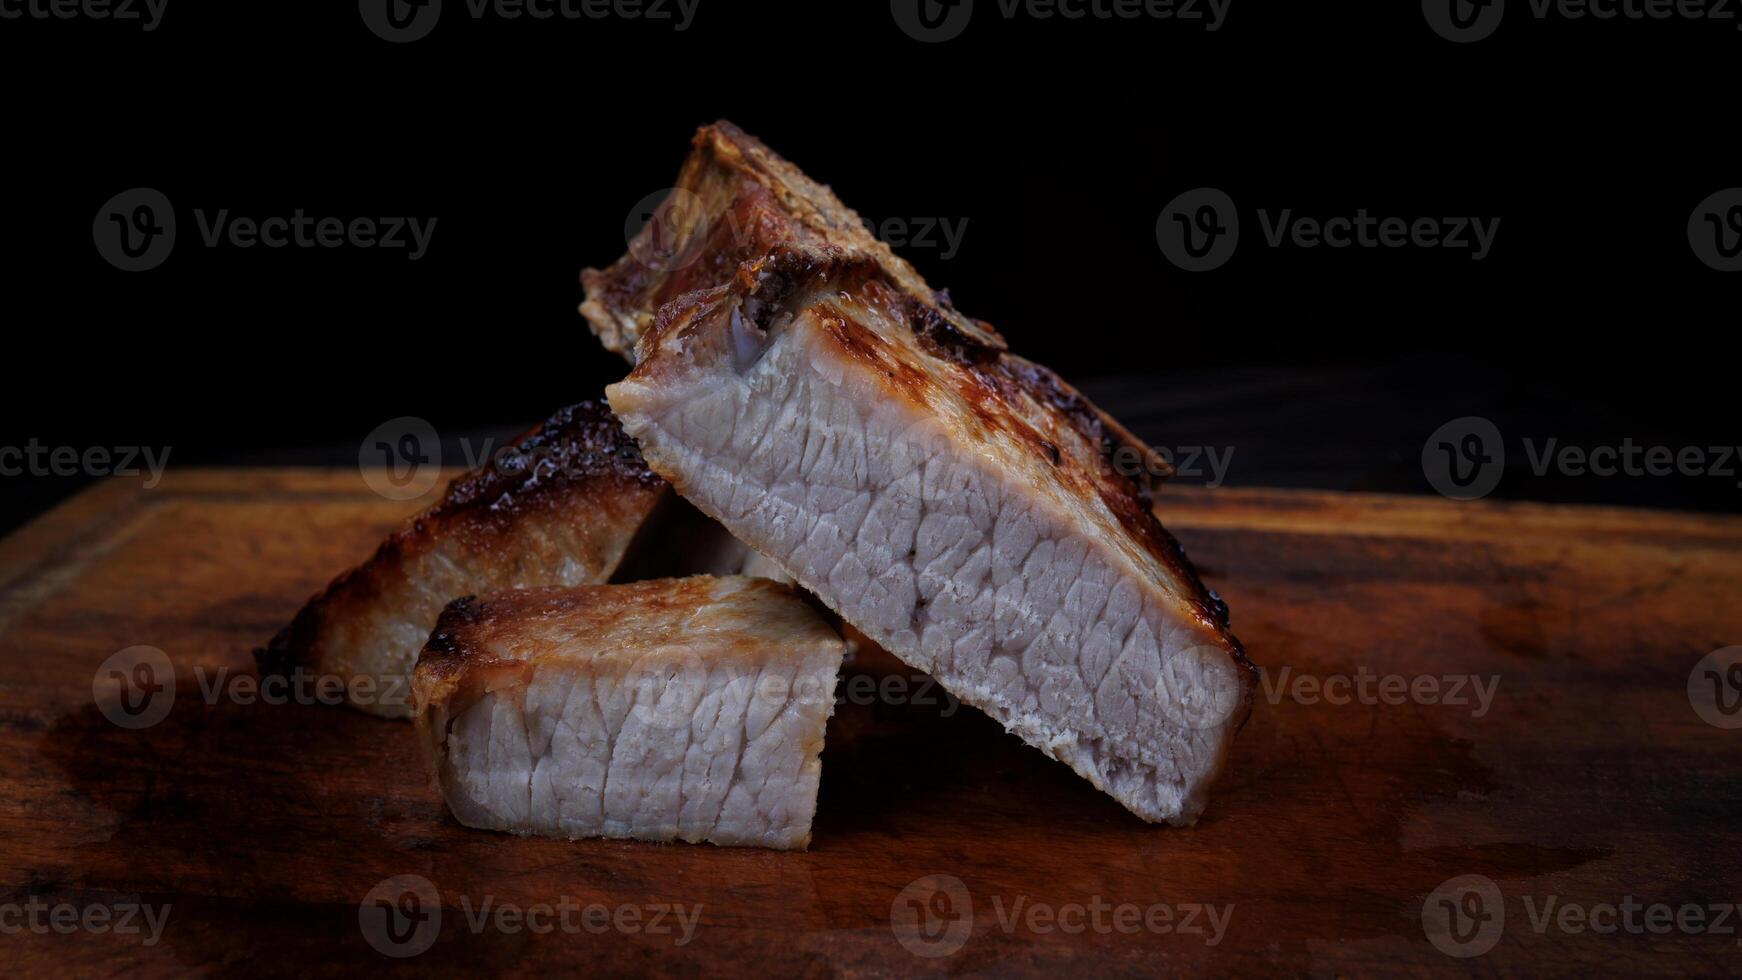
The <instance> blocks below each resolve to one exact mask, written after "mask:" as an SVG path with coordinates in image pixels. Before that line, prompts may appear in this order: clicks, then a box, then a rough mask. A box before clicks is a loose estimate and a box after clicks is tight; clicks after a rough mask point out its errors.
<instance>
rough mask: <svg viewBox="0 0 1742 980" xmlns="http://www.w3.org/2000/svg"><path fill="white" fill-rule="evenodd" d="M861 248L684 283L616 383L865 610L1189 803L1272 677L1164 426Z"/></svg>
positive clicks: (727, 513)
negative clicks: (1208, 567) (1263, 678)
mask: <svg viewBox="0 0 1742 980" xmlns="http://www.w3.org/2000/svg"><path fill="white" fill-rule="evenodd" d="M962 319H963V318H962V317H961V316H960V314H957V313H955V312H954V311H953V310H951V309H949V308H947V307H946V306H945V305H943V304H942V303H941V302H940V301H939V300H937V299H934V298H932V297H930V296H928V295H921V294H920V292H919V291H916V290H915V289H914V288H913V287H912V284H911V283H908V282H904V281H902V280H901V279H900V278H899V277H892V276H891V275H890V272H889V270H888V268H887V267H886V264H885V263H884V262H882V261H881V260H880V259H879V258H878V257H876V256H873V255H867V254H865V253H864V251H863V250H860V249H855V248H841V247H834V246H825V247H821V248H811V247H805V246H779V247H776V248H774V249H773V250H772V251H770V252H769V253H768V254H766V255H764V256H763V257H761V258H757V259H752V260H749V261H745V262H743V263H741V264H740V265H739V266H738V267H737V268H736V269H735V270H734V271H733V273H732V274H731V276H730V279H729V281H728V282H726V283H725V284H723V285H721V286H719V287H718V288H715V289H711V290H704V291H700V292H695V293H691V294H689V295H687V296H684V297H682V298H680V299H678V300H675V301H673V302H670V303H668V304H667V305H666V306H664V307H663V308H662V309H661V311H660V313H659V316H658V317H657V319H656V320H655V321H654V322H653V323H652V324H651V325H644V329H642V330H641V332H640V335H639V340H638V350H637V365H636V367H635V369H634V371H633V372H632V373H631V374H630V375H629V376H628V378H627V379H625V380H624V381H623V382H621V383H619V384H616V385H613V386H611V387H610V388H608V389H607V392H606V393H607V397H608V399H609V401H610V403H611V406H612V408H613V409H614V410H615V411H616V412H617V414H618V416H619V417H620V418H621V419H622V421H623V425H624V427H625V428H626V429H627V430H628V431H629V433H630V434H631V435H632V436H634V437H635V438H636V439H637V440H638V441H639V443H640V445H641V449H642V453H643V455H644V457H645V458H646V459H647V461H648V463H649V465H650V466H652V468H653V469H654V470H655V471H656V472H658V473H660V474H661V475H662V476H664V477H665V478H666V479H668V480H670V481H671V482H672V483H673V485H674V486H676V488H677V490H678V492H679V493H681V494H683V495H684V496H685V497H686V498H687V499H689V500H690V501H691V502H692V503H694V504H695V505H696V506H697V507H698V508H699V509H700V510H702V511H703V512H704V513H706V514H708V515H710V516H712V517H714V518H715V519H717V520H718V521H720V522H721V523H722V524H724V525H725V526H726V527H727V528H728V529H729V530H730V531H731V532H732V533H733V534H734V535H735V536H737V537H738V538H739V539H741V540H743V541H744V542H745V543H747V544H748V545H750V546H751V547H752V548H754V549H756V550H757V551H758V552H760V553H761V554H763V555H766V556H767V557H768V558H769V559H771V560H773V561H774V562H775V563H777V564H778V565H780V566H781V567H782V568H783V569H784V570H785V571H786V572H787V573H788V574H790V575H791V576H792V577H793V578H794V579H795V580H796V581H797V582H798V583H799V584H801V585H802V586H804V587H805V588H806V589H809V590H811V591H812V592H814V593H815V594H816V595H817V596H818V597H820V598H821V599H822V600H823V601H824V602H825V603H827V604H828V605H829V606H830V607H832V608H833V609H835V610H836V611H837V612H838V613H839V614H840V615H841V616H842V617H843V618H844V619H845V620H846V621H847V622H849V623H851V624H852V625H853V626H855V627H857V628H858V629H859V630H861V631H863V632H864V633H865V634H867V635H868V636H870V637H871V638H872V639H873V640H875V641H876V642H877V643H879V644H880V645H882V646H883V647H885V648H886V649H888V650H889V651H890V652H891V653H893V654H895V655H896V656H898V657H900V658H901V659H903V660H905V661H906V662H907V663H908V664H910V665H912V666H914V667H917V668H919V669H921V670H924V671H926V672H928V673H930V674H932V675H933V676H934V677H936V678H937V679H938V680H939V681H940V682H941V683H942V684H943V685H944V686H945V687H946V688H948V689H949V690H950V691H951V692H953V693H954V694H955V695H956V696H958V697H959V698H961V699H962V700H963V701H966V702H968V703H969V704H972V705H975V706H977V707H979V708H981V709H982V710H984V711H985V712H987V713H988V714H989V715H991V716H992V717H993V718H995V719H997V720H998V721H999V722H1001V723H1002V724H1004V725H1005V727H1007V728H1008V729H1009V730H1011V731H1012V732H1015V733H1016V734H1017V735H1019V736H1021V737H1022V738H1023V739H1025V740H1026V741H1027V742H1028V743H1029V744H1031V745H1033V746H1035V747H1037V748H1039V749H1040V750H1041V751H1043V752H1045V753H1047V754H1048V755H1051V756H1052V757H1054V758H1056V759H1059V760H1061V761H1063V762H1065V763H1067V764H1068V765H1070V766H1071V767H1072V768H1073V769H1075V770H1076V771H1077V772H1078V773H1080V774H1082V775H1083V776H1084V777H1085V778H1087V779H1088V780H1089V781H1090V782H1092V783H1093V784H1094V785H1095V786H1097V787H1099V788H1101V789H1102V790H1104V791H1106V792H1107V793H1109V794H1111V795H1112V796H1113V797H1114V798H1116V799H1117V800H1119V801H1120V802H1121V803H1123V804H1124V805H1125V806H1126V807H1128V808H1129V809H1130V810H1131V811H1132V812H1134V813H1136V814H1137V815H1138V816H1140V817H1142V818H1144V819H1145V820H1150V821H1166V822H1170V823H1176V824H1183V823H1190V822H1192V821H1193V820H1194V819H1195V818H1196V817H1197V816H1198V814H1199V813H1200V811H1201V810H1202V809H1203V806H1204V802H1205V794H1206V792H1207V789H1208V787H1209V786H1210V784H1211V782H1212V781H1213V780H1214V778H1215V777H1216V775H1217V773H1218V772H1219V771H1220V770H1221V768H1222V766H1223V763H1224V761H1225V760H1226V758H1227V754H1228V750H1229V745H1230V742H1231V740H1232V738H1233V736H1234V733H1235V731H1236V730H1237V729H1238V728H1239V726H1240V724H1241V723H1242V722H1243V721H1244V719H1245V717H1246V715H1247V712H1248V710H1249V705H1250V694H1251V689H1252V687H1253V685H1254V682H1255V679H1256V675H1255V671H1254V670H1253V668H1252V666H1251V664H1250V663H1249V662H1248V661H1247V660H1246V658H1245V656H1244V653H1243V652H1242V651H1241V648H1240V646H1239V644H1238V643H1237V642H1236V641H1235V640H1234V638H1233V637H1232V636H1231V635H1230V634H1229V633H1228V631H1227V611H1226V607H1225V606H1223V605H1222V603H1221V602H1220V600H1219V599H1217V598H1216V597H1215V596H1214V595H1213V594H1211V593H1209V592H1208V591H1207V590H1206V589H1205V588H1204V586H1203V585H1202V584H1201V583H1200V581H1199V580H1198V578H1197V576H1196V574H1195V573H1194V572H1193V570H1192V567H1191V565H1190V564H1189V563H1188V562H1187V560H1186V559H1185V556H1184V555H1183V554H1182V553H1181V551H1180V549H1179V547H1178V546H1177V544H1176V543H1175V542H1174V540H1173V538H1172V537H1170V536H1169V535H1168V534H1167V532H1166V531H1164V530H1163V529H1162V527H1161V525H1160V524H1159V523H1158V522H1157V521H1156V519H1155V517H1154V515H1153V514H1152V513H1151V501H1150V498H1149V492H1148V478H1149V477H1151V476H1153V475H1155V474H1154V472H1153V471H1151V470H1150V468H1149V467H1148V466H1147V465H1146V464H1145V462H1144V461H1145V460H1146V459H1147V458H1148V456H1147V454H1146V452H1145V451H1144V450H1143V448H1142V447H1141V446H1139V445H1137V444H1135V442H1134V440H1132V439H1131V438H1130V437H1129V435H1128V434H1126V433H1125V431H1124V430H1123V429H1120V428H1119V427H1117V426H1116V425H1115V424H1114V423H1112V422H1111V420H1110V419H1108V418H1107V417H1106V416H1105V415H1103V414H1102V413H1100V412H1099V411H1097V410H1096V409H1095V408H1094V407H1093V406H1092V405H1090V404H1089V403H1088V402H1087V401H1086V400H1084V399H1083V397H1082V396H1081V395H1079V394H1078V393H1077V392H1076V391H1075V390H1073V389H1071V388H1070V387H1069V386H1068V385H1066V384H1064V383H1063V382H1062V381H1060V380H1059V378H1058V377H1057V376H1056V375H1054V374H1052V372H1050V371H1047V370H1046V369H1044V368H1041V367H1039V366H1038V365H1035V364H1032V363H1029V362H1027V361H1024V360H1022V359H1021V358H1018V357H1015V356H1013V355H1011V354H1009V353H1008V352H1007V351H1005V350H1004V349H1003V348H1002V345H1001V343H993V342H990V341H989V340H987V338H988V337H995V334H991V333H990V331H989V330H981V331H976V332H969V331H967V330H965V329H962V328H961V326H960V324H961V323H962Z"/></svg>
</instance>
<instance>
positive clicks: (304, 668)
mask: <svg viewBox="0 0 1742 980" xmlns="http://www.w3.org/2000/svg"><path fill="white" fill-rule="evenodd" d="M674 509H682V510H687V509H688V508H687V505H682V504H681V502H677V501H675V500H673V499H672V494H671V491H670V488H669V487H668V486H667V485H666V483H665V481H664V480H661V479H660V478H659V477H657V476H655V475H654V474H653V473H652V472H651V471H649V470H648V469H647V466H646V464H645V463H643V462H642V459H641V455H640V452H639V451H638V450H637V449H636V447H635V444H634V443H633V442H632V441H630V439H629V438H628V437H627V436H626V435H624V433H623V431H622V428H621V427H620V426H619V425H618V424H617V420H616V419H615V418H614V417H612V415H611V412H610V410H609V409H607V408H606V407H605V406H604V405H603V404H599V403H596V402H588V403H582V404H579V405H575V406H572V407H570V408H566V409H564V410H562V411H561V412H558V413H557V414H556V415H555V416H553V417H552V418H551V419H550V420H549V421H547V422H545V423H544V425H543V426H541V427H540V428H538V429H535V430H534V431H532V432H530V433H527V434H526V435H524V436H522V437H521V438H520V439H519V440H517V441H516V442H515V444H514V447H513V449H512V450H511V451H510V452H507V453H504V454H502V455H500V456H499V457H497V458H495V459H493V460H491V461H490V462H489V463H487V464H486V465H485V466H483V467H482V468H481V469H479V470H478V471H476V472H474V473H471V474H468V475H466V476H463V477H460V478H459V479H456V480H455V481H454V482H453V483H452V484H451V485H450V486H449V487H448V490H447V493H446V494H445V495H444V496H443V498H442V500H441V502H439V503H437V504H436V505H435V506H433V507H431V508H430V509H429V510H427V511H425V512H423V513H421V514H419V515H417V516H416V517H414V518H412V519H411V520H410V521H408V522H406V524H405V526H404V527H402V528H401V529H400V530H399V531H397V532H395V533H394V534H393V535H392V536H391V537H389V538H388V539H387V540H386V541H384V542H383V543H382V544H381V546H380V547H379V548H378V549H377V550H376V552H375V555H374V556H373V557H372V558H370V559H369V560H368V561H366V562H364V563H363V564H361V565H359V566H357V567H356V568H353V569H351V570H350V571H348V572H345V573H344V574H343V575H340V576H339V577H338V578H337V579H335V580H334V581H333V583H332V584H331V585H329V586H328V587H327V588H326V589H325V590H324V591H323V592H321V593H320V594H319V595H317V596H315V597H314V598H313V599H311V600H309V602H308V604H307V605H306V606H304V607H303V609H302V611H301V612H299V613H298V614H297V616H296V618H295V619H294V620H293V621H292V623H291V624H290V625H289V626H288V627H286V628H285V629H284V630H283V631H282V632H280V633H279V634H278V635H277V636H276V637H274V638H273V640H272V642H271V643H270V644H268V645H267V647H266V648H265V649H263V650H260V651H257V652H256V654H255V657H256V659H257V660H258V661H259V664H260V669H261V673H262V674H272V675H279V676H286V677H291V676H294V675H295V674H297V673H301V674H303V675H304V676H305V677H308V678H311V679H319V680H322V681H323V682H324V680H325V679H326V678H337V679H338V680H339V681H341V682H342V683H343V686H344V691H345V696H346V702H347V703H348V704H350V705H352V706H353V707H356V708H359V709H361V710H363V711H366V712H369V713H370V714H374V715H379V716H382V717H386V718H400V719H406V718H410V717H411V703H410V679H411V670H412V666H413V664H414V663H415V662H416V660H417V655H418V651H419V650H421V649H423V645H424V642H425V641H426V640H428V639H429V634H430V630H431V628H433V627H434V626H435V622H436V617H437V616H438V615H440V613H441V611H442V608H443V607H444V606H446V605H447V604H448V603H449V602H451V601H453V600H454V599H456V598H459V597H460V596H464V595H471V594H477V593H483V592H495V591H499V590H502V589H508V588H518V587H527V586H548V585H580V584H586V583H596V582H604V581H606V580H608V579H609V578H611V576H612V575H613V573H615V572H616V570H617V568H618V565H619V564H620V563H621V562H623V561H624V559H625V556H626V555H627V554H629V553H630V551H631V545H632V543H633V542H636V541H639V540H645V539H647V538H648V537H650V532H649V531H648V530H647V529H646V528H645V527H644V525H649V524H650V523H654V522H655V518H656V517H657V516H658V515H661V514H665V513H668V512H671V511H673V510H674ZM696 521H697V522H699V523H701V524H703V525H705V524H707V523H708V522H706V521H705V519H702V518H700V517H699V515H698V516H697V518H696ZM698 534H699V535H700V536H703V537H705V535H703V534H701V532H698ZM717 537H718V538H719V539H720V541H722V542H724V543H725V544H724V545H723V546H724V547H727V548H730V547H732V546H736V547H737V548H738V549H739V551H740V555H741V553H742V546H741V545H736V543H735V542H731V539H730V537H729V536H727V535H725V534H724V532H720V533H719V534H718V535H717ZM710 540H711V539H710ZM640 550H646V549H640ZM737 560H738V561H739V562H740V563H741V562H742V558H741V557H739V558H738V559H737ZM731 561H732V558H730V557H728V558H727V559H726V563H727V564H728V565H729V564H730V563H731Z"/></svg>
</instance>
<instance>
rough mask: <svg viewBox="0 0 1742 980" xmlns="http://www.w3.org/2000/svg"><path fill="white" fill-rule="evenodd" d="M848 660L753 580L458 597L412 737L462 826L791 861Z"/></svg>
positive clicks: (423, 688)
mask: <svg viewBox="0 0 1742 980" xmlns="http://www.w3.org/2000/svg"><path fill="white" fill-rule="evenodd" d="M845 652H846V644H845V643H844V642H843V641H842V640H841V638H840V636H839V635H838V634H837V633H836V632H835V630H834V629H833V628H832V627H830V626H829V625H828V623H827V622H825V621H824V620H823V618H822V617H821V616H820V615H819V613H818V611H817V610H816V609H814V608H812V607H811V606H810V605H809V604H807V603H806V602H805V601H804V600H803V599H801V598H800V597H799V596H798V594H797V593H796V592H795V591H794V590H793V589H792V588H791V587H789V586H786V585H781V584H778V583H775V582H770V581H767V580H765V579H754V578H744V577H729V578H714V577H711V576H695V577H691V578H684V579H664V580H654V581H646V582H637V583H633V584H628V585H605V586H582V587H579V588H571V589H531V590H521V591H515V592H508V593H503V594H501V595H498V596H495V597H492V598H486V599H482V600H478V599H470V598H468V599H462V600H459V601H457V602H455V603H453V604H452V605H451V606H449V607H448V608H447V610H446V611H445V612H443V613H442V615H441V618H440V620H439V622H438V623H437V626H436V629H435V632H434V633H433V634H432V635H431V637H430V640H429V645H428V646H427V647H426V648H425V650H424V652H423V655H422V656H421V657H420V658H419V660H418V664H417V670H416V675H415V679H414V681H413V690H414V694H415V700H416V704H417V727H418V733H419V740H420V742H421V743H422V746H423V750H424V754H425V757H426V759H428V760H429V765H430V768H431V771H432V773H433V774H434V776H435V781H436V783H437V784H438V785H439V786H440V788H441V792H442V796H443V797H444V799H446V800H447V804H448V808H449V810H450V811H451V812H452V813H453V815H454V817H455V818H456V819H458V820H459V821H460V822H461V823H463V824H466V825H467V826H471V827H482V828H486V829H490V830H504V831H509V832H512V833H517V834H535V835H540V836H550V837H565V838H569V839H571V840H572V839H575V838H580V837H628V838H636V839H641V840H656V841H670V840H685V841H692V842H699V841H711V842H713V843H715V844H729V845H753V846H760V847H772V848H781V849H791V848H804V847H805V846H806V845H807V844H809V842H810V833H811V818H812V816H813V815H814V814H815V813H816V801H817V780H818V777H819V774H820V772H821V769H822V763H821V761H820V760H819V758H818V756H819V755H820V753H821V752H822V748H823V732H824V729H825V727H826V726H827V723H828V719H829V716H830V714H831V713H833V711H834V691H835V678H836V674H837V672H838V671H839V669H840V666H841V660H842V657H843V655H844V654H845Z"/></svg>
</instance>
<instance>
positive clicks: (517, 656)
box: [416, 575, 844, 703]
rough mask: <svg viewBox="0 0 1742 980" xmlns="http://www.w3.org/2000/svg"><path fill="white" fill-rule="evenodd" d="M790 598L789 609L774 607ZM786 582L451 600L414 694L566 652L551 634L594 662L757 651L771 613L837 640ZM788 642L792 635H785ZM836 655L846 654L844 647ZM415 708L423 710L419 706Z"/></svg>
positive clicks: (690, 581) (687, 583)
mask: <svg viewBox="0 0 1742 980" xmlns="http://www.w3.org/2000/svg"><path fill="white" fill-rule="evenodd" d="M785 601H790V602H791V603H792V604H793V605H792V606H791V607H790V609H781V608H780V607H779V606H776V605H774V603H779V602H785ZM805 603H806V600H805V598H804V597H803V596H802V595H801V594H800V593H799V591H798V590H797V589H795V588H793V587H792V586H790V585H786V584H784V583H780V582H775V581H771V580H769V579H763V578H744V577H740V576H726V577H715V576H712V575H693V576H690V577H688V578H681V579H650V580H646V581H641V582H626V583H621V584H616V585H582V586H574V587H568V588H561V587H551V588H539V589H515V590H513V591H511V592H502V593H498V594H496V595H493V596H489V597H487V598H483V599H480V598H478V597H477V596H464V597H462V598H459V599H455V600H454V601H453V602H451V603H449V604H448V606H447V608H446V609H443V610H442V614H441V617H440V618H439V619H437V620H436V625H435V629H434V630H433V631H432V632H431V633H430V637H429V642H428V643H427V644H425V645H424V648H423V652H422V653H421V654H420V655H419V656H418V660H417V673H416V677H417V680H416V684H417V686H418V687H419V689H423V688H424V687H425V686H427V685H432V684H435V683H438V682H440V681H441V680H443V679H446V678H451V677H456V676H458V675H459V674H461V673H463V672H465V671H468V670H476V669H480V668H488V667H491V666H497V665H510V664H512V665H516V666H518V665H521V664H526V663H530V662H536V661H538V660H540V659H544V658H545V657H547V656H553V657H561V656H563V653H564V651H562V650H561V649H557V648H555V647H553V646H552V645H551V644H550V643H548V642H547V639H548V637H550V636H551V635H552V634H553V633H554V632H560V633H563V634H566V635H568V636H571V637H575V638H578V639H580V640H583V641H584V643H585V645H586V646H587V647H588V648H589V649H592V650H595V651H597V653H596V654H595V655H593V656H592V657H591V658H590V659H592V660H593V661H595V662H598V661H609V660H613V659H624V658H629V657H633V656H639V655H641V654H642V653H644V652H645V651H647V650H650V649H655V648H657V647H660V646H662V645H666V644H678V643H682V644H688V643H695V642H705V643H707V644H708V645H709V646H710V647H712V648H719V649H730V648H731V647H733V646H735V645H738V644H743V645H745V646H754V647H756V648H758V649H765V648H766V647H767V645H768V643H767V639H768V634H769V633H770V632H771V631H773V630H774V629H775V626H776V624H774V623H771V622H768V621H767V619H768V617H769V616H770V615H772V614H776V613H775V612H774V611H776V610H778V612H779V613H787V614H788V615H785V616H784V617H782V618H783V619H786V620H791V623H790V624H786V623H783V624H781V625H792V624H797V625H798V626H800V627H808V632H809V634H811V635H809V636H807V637H806V638H807V639H811V640H817V641H822V642H831V641H839V639H840V637H839V636H838V635H837V634H835V633H834V632H833V631H832V629H831V628H830V627H828V626H827V625H826V623H825V622H824V621H823V620H822V619H821V618H819V617H817V616H816V614H815V613H814V612H813V611H812V610H811V609H810V607H809V606H808V605H805ZM783 639H787V640H789V641H790V640H791V639H792V636H791V634H785V635H783ZM843 649H844V648H843ZM420 703H423V702H421V701H420Z"/></svg>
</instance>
